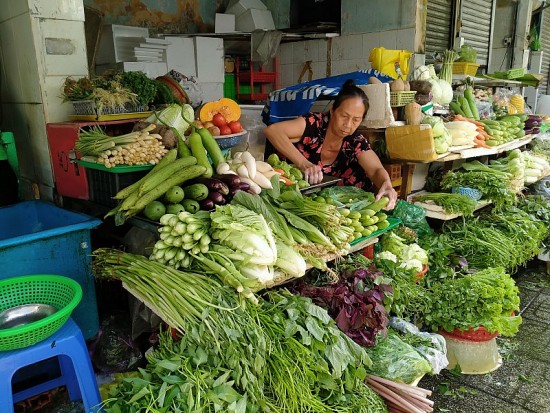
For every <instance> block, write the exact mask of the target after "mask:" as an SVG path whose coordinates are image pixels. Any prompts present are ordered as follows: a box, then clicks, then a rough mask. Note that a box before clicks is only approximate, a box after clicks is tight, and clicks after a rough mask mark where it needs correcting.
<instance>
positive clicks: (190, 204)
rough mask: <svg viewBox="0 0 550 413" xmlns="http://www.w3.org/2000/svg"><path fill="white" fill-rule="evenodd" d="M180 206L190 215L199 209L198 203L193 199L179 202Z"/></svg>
mask: <svg viewBox="0 0 550 413" xmlns="http://www.w3.org/2000/svg"><path fill="white" fill-rule="evenodd" d="M181 204H182V205H183V207H184V208H185V210H186V211H187V212H191V213H192V214H194V213H195V212H197V211H198V210H199V209H200V205H199V203H198V202H197V201H195V200H194V199H184V200H183V201H181Z"/></svg>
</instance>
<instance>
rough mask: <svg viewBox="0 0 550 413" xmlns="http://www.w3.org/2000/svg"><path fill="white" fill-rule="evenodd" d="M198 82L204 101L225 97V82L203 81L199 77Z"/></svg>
mask: <svg viewBox="0 0 550 413" xmlns="http://www.w3.org/2000/svg"><path fill="white" fill-rule="evenodd" d="M198 83H199V87H200V89H201V92H202V102H203V103H205V102H210V101H214V100H219V99H221V98H223V83H220V82H201V80H200V79H198Z"/></svg>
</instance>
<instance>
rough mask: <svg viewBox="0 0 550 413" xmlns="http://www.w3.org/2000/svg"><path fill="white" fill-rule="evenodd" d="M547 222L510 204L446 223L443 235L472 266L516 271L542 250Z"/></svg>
mask: <svg viewBox="0 0 550 413" xmlns="http://www.w3.org/2000/svg"><path fill="white" fill-rule="evenodd" d="M547 225H548V224H547V223H544V222H541V221H539V220H537V219H533V217H532V216H530V215H529V214H527V213H525V212H523V211H522V210H520V209H518V208H515V207H510V208H508V209H506V210H500V211H493V212H491V213H483V214H480V215H479V216H477V217H476V218H474V219H469V220H468V221H466V222H462V221H455V222H450V223H447V224H445V225H444V227H443V236H444V237H445V240H446V243H448V245H449V246H450V247H451V248H452V249H453V250H454V251H456V252H457V253H459V254H461V255H463V256H464V257H465V258H466V259H467V261H468V265H469V267H471V268H476V269H485V268H490V267H502V268H505V269H506V270H509V271H512V272H515V271H516V270H517V269H518V267H520V266H522V265H524V264H525V263H526V262H527V261H528V260H530V259H531V258H532V257H534V256H535V255H537V254H538V253H539V252H540V246H541V242H542V240H543V239H544V238H545V236H546V231H547Z"/></svg>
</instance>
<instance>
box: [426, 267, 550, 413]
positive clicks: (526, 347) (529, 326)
mask: <svg viewBox="0 0 550 413" xmlns="http://www.w3.org/2000/svg"><path fill="white" fill-rule="evenodd" d="M514 278H515V279H516V282H517V285H518V287H519V289H520V297H521V315H522V317H523V324H522V325H521V327H520V330H519V333H518V334H517V335H516V336H515V337H513V338H502V339H501V338H498V339H497V343H498V346H499V351H500V354H501V357H502V359H503V364H502V366H501V367H500V368H499V369H497V370H495V371H494V372H492V373H489V374H484V375H465V374H456V373H453V372H450V371H448V370H444V371H443V372H442V374H440V375H437V376H433V377H425V378H424V379H422V380H421V382H420V383H419V386H420V387H424V388H426V389H430V390H432V391H433V394H432V396H431V399H432V400H434V401H435V405H434V412H451V413H489V412H490V413H550V275H548V274H546V265H545V263H541V262H538V261H535V262H533V266H532V267H530V268H529V269H527V270H526V271H525V272H523V273H522V274H521V275H518V276H516V277H514Z"/></svg>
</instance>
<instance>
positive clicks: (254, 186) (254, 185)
mask: <svg viewBox="0 0 550 413" xmlns="http://www.w3.org/2000/svg"><path fill="white" fill-rule="evenodd" d="M241 182H245V183H247V184H248V185H250V190H251V191H252V192H254V193H255V194H256V195H258V194H259V193H260V192H262V188H260V185H258V184H257V183H256V182H254V181H253V180H252V179H250V178H245V177H243V176H241Z"/></svg>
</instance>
